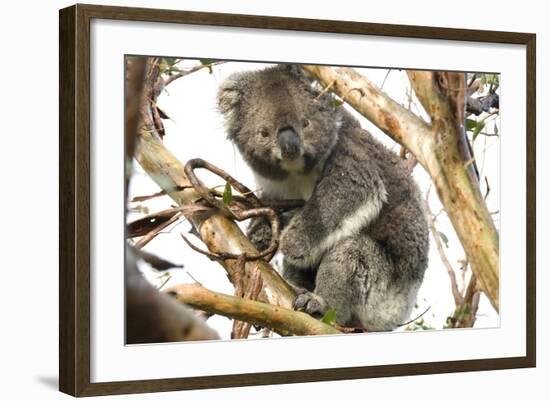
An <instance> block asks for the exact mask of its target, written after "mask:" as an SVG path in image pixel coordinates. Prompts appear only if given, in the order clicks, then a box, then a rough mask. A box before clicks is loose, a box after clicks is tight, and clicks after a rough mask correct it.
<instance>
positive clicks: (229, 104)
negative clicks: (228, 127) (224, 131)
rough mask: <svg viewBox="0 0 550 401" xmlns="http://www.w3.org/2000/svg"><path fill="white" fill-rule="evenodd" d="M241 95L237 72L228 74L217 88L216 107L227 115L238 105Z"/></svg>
mask: <svg viewBox="0 0 550 401" xmlns="http://www.w3.org/2000/svg"><path fill="white" fill-rule="evenodd" d="M242 96H243V90H242V82H241V79H240V77H239V75H238V74H233V75H230V76H229V77H228V78H227V79H226V80H225V81H223V82H222V83H221V85H220V88H219V90H218V96H217V100H218V108H219V110H220V111H221V112H222V113H223V114H225V115H227V114H231V112H232V111H233V109H234V108H235V107H237V106H238V105H239V103H240V102H241V99H242Z"/></svg>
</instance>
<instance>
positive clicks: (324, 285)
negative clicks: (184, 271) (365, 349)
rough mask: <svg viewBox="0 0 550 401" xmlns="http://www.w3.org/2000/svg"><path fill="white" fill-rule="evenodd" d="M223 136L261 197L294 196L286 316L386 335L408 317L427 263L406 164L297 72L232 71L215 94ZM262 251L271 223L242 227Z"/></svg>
mask: <svg viewBox="0 0 550 401" xmlns="http://www.w3.org/2000/svg"><path fill="white" fill-rule="evenodd" d="M217 101H218V108H219V110H220V112H221V113H222V115H223V116H224V119H225V127H226V133H227V137H228V138H229V140H231V141H232V142H233V143H234V144H235V145H236V147H237V148H238V150H239V152H240V153H241V155H242V157H243V159H244V160H245V162H246V163H247V164H248V165H249V166H250V168H251V169H252V171H253V173H254V176H255V179H256V184H257V186H258V188H259V189H260V191H261V193H260V197H261V198H262V199H302V200H304V201H305V204H304V206H303V207H302V208H300V209H297V210H294V211H292V212H291V213H289V214H285V215H283V216H282V217H283V218H282V222H283V224H282V225H283V229H282V232H281V237H280V245H279V251H280V252H281V253H282V255H283V263H282V264H283V266H282V272H281V273H282V276H283V277H284V278H285V279H286V280H287V281H288V282H289V283H290V284H292V285H293V287H294V288H296V289H297V293H298V295H297V297H296V299H295V300H294V303H293V305H294V308H296V309H298V310H303V311H306V312H307V313H309V314H311V315H312V316H315V317H320V316H323V315H324V314H325V313H326V311H328V310H329V309H335V311H336V322H337V323H338V324H340V325H343V326H348V327H356V328H363V329H366V330H367V331H389V330H394V329H395V328H397V327H398V326H400V325H402V324H403V323H405V322H406V320H407V319H408V318H409V315H410V313H411V311H412V308H413V306H414V304H415V301H416V296H417V293H418V289H419V287H420V285H421V283H422V280H423V277H424V271H425V270H426V267H427V264H428V244H429V240H428V227H427V222H426V220H425V218H424V215H423V212H422V209H421V205H420V197H419V196H420V195H419V190H418V188H417V187H416V184H415V183H414V181H413V179H412V178H411V176H410V174H409V172H408V171H407V170H406V168H405V165H404V162H403V160H402V159H400V158H399V157H398V155H396V154H395V153H394V152H392V151H391V150H389V149H387V148H386V147H385V146H384V145H382V144H381V143H380V142H379V141H377V140H376V139H375V138H374V137H373V136H372V135H371V134H370V133H369V132H367V131H366V130H364V129H362V128H361V126H360V124H359V122H358V121H357V120H356V119H355V118H354V117H353V116H352V115H351V113H350V112H349V111H347V110H346V109H345V108H344V107H342V106H340V107H338V106H337V104H336V103H335V99H334V97H333V96H332V95H331V94H330V93H323V92H322V88H321V87H320V85H318V84H317V83H316V82H315V81H314V80H313V79H311V78H309V77H308V76H307V74H306V73H305V72H304V71H303V70H302V69H301V68H299V67H298V66H294V65H277V66H274V67H269V68H266V69H263V70H257V71H249V72H240V73H235V74H233V75H231V76H230V77H229V78H227V79H226V80H225V81H224V82H223V83H222V84H221V85H220V88H219V92H218V97H217ZM248 235H249V238H250V239H251V241H252V242H253V243H254V244H255V245H256V246H257V248H258V249H259V250H260V251H261V250H263V249H266V247H267V246H268V244H269V242H270V239H271V237H270V236H271V232H270V229H269V224H268V222H267V220H266V219H264V218H257V219H255V220H254V221H252V222H251V223H250V225H249V227H248Z"/></svg>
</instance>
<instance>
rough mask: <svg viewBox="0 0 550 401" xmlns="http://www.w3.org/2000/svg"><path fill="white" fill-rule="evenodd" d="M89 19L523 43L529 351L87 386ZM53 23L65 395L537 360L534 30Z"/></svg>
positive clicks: (236, 22)
mask: <svg viewBox="0 0 550 401" xmlns="http://www.w3.org/2000/svg"><path fill="white" fill-rule="evenodd" d="M92 18H100V19H114V20H129V21H149V22H165V23H185V24H197V25H212V26H228V27H245V28H269V29H282V30H294V31H311V32H332V33H347V34H361V35H377V36H392V37H402V38H423V39H443V40H458V41H476V42H489V43H510V44H520V45H525V46H526V49H527V59H526V65H527V121H526V124H527V138H526V140H527V153H528V155H527V156H528V157H527V177H526V179H527V227H526V229H527V244H526V247H527V259H526V267H527V288H526V290H527V310H526V328H525V329H526V333H527V336H526V338H527V343H526V350H527V355H526V356H525V357H513V358H494V359H478V360H464V361H441V362H430V363H411V364H401V365H382V366H369V367H350V368H337V369H318V370H307V371H283V372H273V373H253V374H232V375H223V376H215V377H213V376H208V377H206V376H205V377H193V378H173V379H158V380H136V381H123V382H102V383H90V99H89V96H90V20H91V19H92ZM59 29H60V34H59V58H60V66H59V96H60V100H59V121H60V126H59V130H60V132H59V135H60V141H59V154H60V164H59V226H60V235H59V260H60V266H59V274H60V278H59V309H60V312H59V388H60V390H61V391H62V392H65V393H67V394H70V395H74V396H92V395H104V394H122V393H143V392H153V391H171V390H184V389H201V388H219V387H234V386H250V385H261V384H279V383H296V382H313V381H324V380H343V379H361V378H371V377H387V376H399V375H418V374H432V373H447V372H463V371H477V370H493V369H511V368H523V367H534V366H535V363H536V319H535V318H536V306H535V299H536V294H535V290H536V289H535V274H536V272H535V250H536V248H535V247H536V244H535V240H536V234H535V233H536V226H535V224H536V222H535V217H536V209H535V207H536V201H535V199H536V187H535V185H536V184H535V182H536V179H535V178H536V175H535V174H536V172H535V160H536V154H535V147H536V138H535V128H536V127H535V120H536V86H535V82H536V76H535V74H536V58H535V57H536V54H535V53H536V36H535V34H530V33H515V32H496V31H480V30H465V29H450V28H435V27H420V26H404V25H389V24H371V23H360V22H347V21H346V22H344V21H327V20H312V19H300V18H282V17H267V16H251V15H236V14H217V13H202V12H189V11H171V10H156V9H142V8H125V7H107V6H95V5H80V4H79V5H75V6H72V7H69V8H65V9H62V10H60V14H59Z"/></svg>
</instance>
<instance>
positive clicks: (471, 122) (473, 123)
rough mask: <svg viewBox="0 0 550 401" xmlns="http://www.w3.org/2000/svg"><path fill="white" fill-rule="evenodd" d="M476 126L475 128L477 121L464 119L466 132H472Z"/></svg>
mask: <svg viewBox="0 0 550 401" xmlns="http://www.w3.org/2000/svg"><path fill="white" fill-rule="evenodd" d="M476 126H477V121H476V120H472V119H471V118H467V119H466V130H467V131H473V130H474V128H475V127H476Z"/></svg>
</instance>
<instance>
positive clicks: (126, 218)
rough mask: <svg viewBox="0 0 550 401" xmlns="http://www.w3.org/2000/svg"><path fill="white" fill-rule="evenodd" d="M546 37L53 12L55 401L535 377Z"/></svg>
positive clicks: (101, 10)
mask: <svg viewBox="0 0 550 401" xmlns="http://www.w3.org/2000/svg"><path fill="white" fill-rule="evenodd" d="M535 40H536V39H535V35H534V34H529V33H512V32H495V31H475V30H464V29H449V28H435V27H418V26H401V25H385V24H370V23H358V22H349V21H325V20H311V19H296V18H282V17H268V16H251V15H233V14H217V13H200V12H187V11H170V10H154V9H137V8H122V7H105V6H94V5H75V6H72V7H69V8H66V9H63V10H61V11H60V194H59V195H60V390H61V391H63V392H65V393H68V394H71V395H74V396H91V395H103V394H120V393H138V392H153V391H170V390H184V389H199V388H216V387H231V386H247V385H260V384H278V383H295V382H308V381H323V380H338V379H356V378H357V379H358V378H371V377H384V376H397V375H416V374H431V373H441V372H459V371H474V370H489V369H509V368H520V367H534V366H535V354H536V352H535V344H536V338H535V332H536V330H535V320H536V319H535V298H536V295H535V213H536V209H535V207H536V205H535V113H536V99H535V73H536V71H535Z"/></svg>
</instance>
